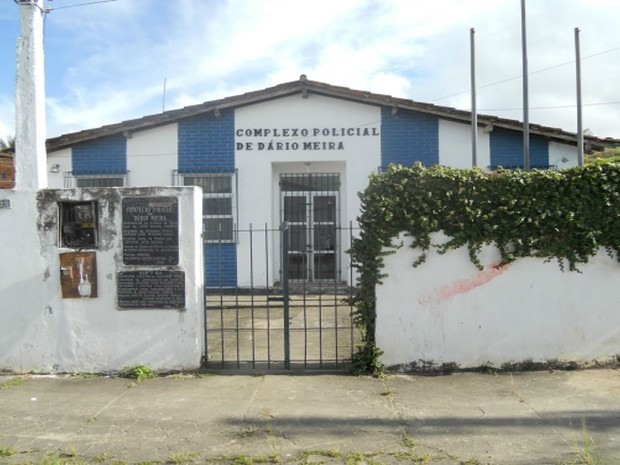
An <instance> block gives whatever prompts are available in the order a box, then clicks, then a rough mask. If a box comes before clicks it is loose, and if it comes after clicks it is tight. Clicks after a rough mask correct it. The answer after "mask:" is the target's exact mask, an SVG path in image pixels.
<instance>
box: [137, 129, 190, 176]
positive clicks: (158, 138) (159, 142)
mask: <svg viewBox="0 0 620 465" xmlns="http://www.w3.org/2000/svg"><path fill="white" fill-rule="evenodd" d="M177 167H178V125H177V124H169V125H166V126H160V127H157V128H154V129H148V130H144V131H137V132H133V133H131V135H130V137H129V138H128V139H127V170H128V171H129V180H128V184H129V186H130V187H142V186H172V185H173V183H172V170H175V169H177Z"/></svg>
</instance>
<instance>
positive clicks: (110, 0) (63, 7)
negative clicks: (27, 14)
mask: <svg viewBox="0 0 620 465" xmlns="http://www.w3.org/2000/svg"><path fill="white" fill-rule="evenodd" d="M115 1H116V0H96V1H94V2H87V3H78V4H76V5H67V6H58V7H54V8H51V7H49V8H46V10H47V11H56V10H64V9H65V8H75V7H78V6H87V5H94V4H96V3H108V2H115Z"/></svg>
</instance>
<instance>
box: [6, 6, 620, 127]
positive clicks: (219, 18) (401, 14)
mask: <svg viewBox="0 0 620 465" xmlns="http://www.w3.org/2000/svg"><path fill="white" fill-rule="evenodd" d="M63 2H64V3H63ZM68 3H70V2H69V1H68V0H67V1H66V2H65V0H55V2H54V5H55V6H57V7H60V6H63V4H68ZM619 12H620V5H618V4H617V3H616V2H615V1H614V0H598V1H597V2H587V1H585V0H575V1H574V2H570V4H569V3H567V2H565V1H563V0H546V1H545V2H534V1H531V2H528V47H529V58H530V71H536V70H540V69H543V68H546V67H550V66H553V65H556V64H559V63H562V62H570V61H572V60H573V59H574V38H573V29H574V27H575V25H580V27H582V31H583V32H582V56H584V57H585V58H584V82H583V94H584V102H585V103H595V102H613V101H620V96H619V95H618V90H617V85H616V83H615V81H616V79H615V78H614V76H617V75H618V71H619V70H618V67H619V66H620V65H619V64H618V63H619V62H620V60H618V59H617V58H618V52H615V54H612V52H610V53H609V54H606V55H602V56H599V57H592V58H587V57H588V56H589V55H592V54H595V53H597V52H600V51H605V50H610V49H613V48H614V47H620V31H618V30H617V28H616V25H615V23H616V22H617V20H616V18H617V13H619ZM550 18H553V21H550V20H549V19H550ZM0 26H1V24H0ZM472 26H473V27H475V28H476V47H477V50H476V52H477V80H478V84H479V85H480V86H484V85H485V84H493V83H497V82H499V81H503V80H506V79H508V78H511V77H514V76H519V75H520V74H521V46H520V42H521V37H520V33H521V31H520V8H519V4H518V2H515V1H508V0H437V1H435V2H412V1H410V0H381V1H380V0H339V1H333V0H316V1H314V2H312V3H307V2H300V1H297V0H265V1H261V2H248V1H245V0H227V1H223V0H218V1H209V2H205V1H197V0H175V1H174V2H162V1H160V0H118V1H115V2H109V3H103V4H97V5H92V6H85V7H80V8H71V9H65V10H63V9H60V8H58V9H57V10H56V11H53V12H52V13H51V14H50V15H49V16H48V20H47V25H46V54H47V79H48V97H49V102H48V120H49V133H50V135H58V134H60V133H65V132H71V131H75V130H80V129H84V128H88V127H97V126H101V125H103V124H108V123H115V122H118V121H121V120H126V119H130V118H137V117H141V116H144V115H147V114H152V113H157V112H159V111H161V107H162V98H163V83H164V79H166V99H165V100H166V102H165V103H166V109H173V108H178V107H180V106H186V105H193V104H197V103H200V102H202V101H205V100H212V99H217V98H222V97H226V96H230V95H236V94H239V93H244V92H247V91H251V90H257V89H262V88H264V87H268V86H272V85H276V84H279V83H282V82H287V81H292V80H295V79H297V78H298V77H299V75H300V74H302V73H303V74H306V75H307V76H308V78H309V79H313V80H319V81H324V82H327V83H330V84H334V85H341V86H347V87H352V88H356V89H362V90H369V91H372V92H377V93H384V94H391V95H394V96H397V97H403V98H411V99H414V100H419V101H424V102H433V103H437V104H442V105H447V106H455V107H458V108H462V109H469V108H470V96H469V28H470V27H472ZM574 86H575V84H574V65H566V66H563V67H560V68H557V69H553V70H549V71H544V72H540V73H537V74H533V75H531V76H530V102H531V104H532V106H536V107H551V106H565V105H571V102H573V103H574V95H575V90H574ZM453 94H456V95H453ZM0 95H2V94H0ZM446 96H450V97H449V98H442V99H439V98H440V97H446ZM438 99H439V100H438ZM521 101H522V98H521V81H520V80H519V79H517V80H512V81H509V82H505V83H501V84H494V85H492V86H489V87H484V88H481V89H479V90H478V108H487V109H491V110H496V114H498V115H500V116H504V117H508V118H515V119H520V118H521V113H522V111H521V110H520V109H519V108H520V107H521ZM509 108H516V109H517V110H506V109H509ZM619 111H620V106H618V105H601V106H596V107H594V106H593V107H586V108H584V116H585V118H584V124H585V126H586V127H591V128H593V130H594V131H595V132H596V133H598V134H603V135H615V136H617V137H620V128H619V125H618V124H617V121H618V116H619V115H618V112H619ZM573 113H574V111H572V110H570V109H541V110H537V109H532V110H531V121H532V122H536V123H541V124H546V125H550V126H557V127H563V128H566V129H569V130H570V129H572V128H573V127H574V126H575V122H574V120H575V117H574V114H573ZM0 118H3V120H4V117H3V116H1V115H0ZM5 125H6V124H5Z"/></svg>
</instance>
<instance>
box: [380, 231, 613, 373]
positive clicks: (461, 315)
mask: <svg viewBox="0 0 620 465" xmlns="http://www.w3.org/2000/svg"><path fill="white" fill-rule="evenodd" d="M435 240H436V241H438V242H439V241H441V240H442V235H437V236H436V237H435ZM404 242H405V247H403V248H401V249H399V250H398V252H397V253H396V254H394V255H389V256H386V257H385V258H384V259H385V265H386V266H385V272H386V273H387V274H388V277H387V278H384V279H383V284H382V285H379V286H377V289H376V290H377V329H376V338H377V344H378V346H379V348H380V349H381V350H383V351H384V355H383V357H382V361H383V363H385V364H386V365H388V366H393V365H405V366H407V365H410V364H415V363H418V364H419V363H420V362H432V363H434V364H442V363H456V364H457V365H458V366H460V367H463V368H467V367H469V368H471V367H479V366H481V365H486V364H490V365H492V366H495V367H500V366H501V365H502V364H504V363H513V362H516V363H518V362H523V361H528V360H532V361H534V362H543V361H548V360H554V359H557V360H560V361H575V362H581V363H588V362H592V361H609V360H610V359H611V358H612V357H615V356H616V355H617V354H620V312H618V308H619V305H620V286H618V277H619V276H620V263H618V262H617V261H616V260H614V259H610V258H609V257H608V256H607V255H606V254H605V253H604V252H601V253H599V255H597V256H596V257H594V258H593V259H592V260H591V261H590V262H589V263H588V264H585V265H580V266H579V269H580V270H581V271H582V273H576V272H569V271H566V272H562V271H561V270H560V268H559V266H558V264H557V263H556V262H550V263H544V262H543V261H542V260H540V259H534V258H527V259H521V260H518V261H517V262H515V263H512V264H511V265H509V266H507V267H504V268H501V269H495V268H494V267H493V266H492V265H493V264H494V263H497V262H498V260H499V253H498V251H497V250H496V249H495V248H494V247H491V246H488V247H485V248H484V249H483V252H482V256H481V258H482V263H483V264H484V265H485V268H484V270H483V271H479V270H477V269H476V268H475V267H474V265H473V264H472V263H471V262H470V260H469V257H468V253H467V250H466V249H465V248H460V249H458V250H455V251H450V252H448V253H446V254H444V255H440V254H438V253H437V252H435V251H431V252H430V254H429V257H428V259H427V261H426V262H425V263H423V264H422V265H420V266H419V267H417V268H413V267H412V266H411V264H412V263H413V261H414V260H415V258H416V257H417V256H418V254H419V251H418V250H414V249H411V248H410V247H408V246H407V245H408V243H410V242H409V240H408V239H407V238H404Z"/></svg>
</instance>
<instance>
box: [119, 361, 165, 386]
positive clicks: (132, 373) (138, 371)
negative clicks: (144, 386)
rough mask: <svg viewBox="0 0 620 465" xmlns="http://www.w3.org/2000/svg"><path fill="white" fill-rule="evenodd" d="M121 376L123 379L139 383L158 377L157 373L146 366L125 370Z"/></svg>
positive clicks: (136, 366)
mask: <svg viewBox="0 0 620 465" xmlns="http://www.w3.org/2000/svg"><path fill="white" fill-rule="evenodd" d="M120 374H121V376H122V377H123V378H130V379H135V380H136V382H138V383H139V382H141V381H144V380H145V379H149V378H154V377H156V376H157V373H155V371H153V370H152V369H151V368H149V367H147V366H145V365H135V366H132V367H129V368H125V369H124V370H122V371H121V373H120Z"/></svg>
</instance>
